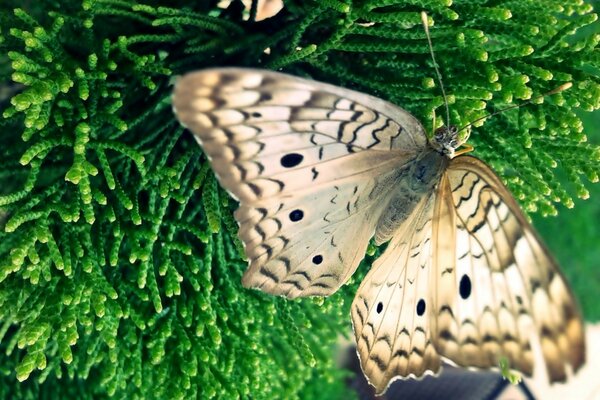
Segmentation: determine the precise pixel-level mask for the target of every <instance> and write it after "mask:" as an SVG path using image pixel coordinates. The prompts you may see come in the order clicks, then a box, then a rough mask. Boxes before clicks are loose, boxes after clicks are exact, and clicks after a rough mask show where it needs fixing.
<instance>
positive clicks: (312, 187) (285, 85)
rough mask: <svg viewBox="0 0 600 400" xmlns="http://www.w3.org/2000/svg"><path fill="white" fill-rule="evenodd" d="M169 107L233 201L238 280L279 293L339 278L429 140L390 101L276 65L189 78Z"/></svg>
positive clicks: (329, 288)
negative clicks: (241, 268) (240, 248)
mask: <svg viewBox="0 0 600 400" xmlns="http://www.w3.org/2000/svg"><path fill="white" fill-rule="evenodd" d="M173 105H174V108H175V112H176V114H177V117H178V118H179V119H180V120H181V121H182V122H183V123H184V125H186V126H187V127H188V128H189V129H190V130H191V131H192V132H193V133H194V134H195V136H196V138H197V140H198V141H199V143H200V144H201V145H202V147H203V149H204V151H205V153H206V154H207V156H208V157H209V159H210V161H211V166H212V167H213V169H214V171H215V172H216V174H217V176H218V178H219V181H220V182H221V184H222V185H223V186H224V187H225V188H226V189H228V190H229V191H230V192H231V193H232V194H233V195H234V196H235V197H236V198H237V199H239V200H240V208H239V209H238V210H237V211H236V213H235V217H236V219H237V221H238V223H239V224H240V230H239V236H240V238H241V239H242V241H243V243H244V245H245V252H246V255H247V256H248V259H249V260H250V266H249V268H248V270H247V272H246V273H245V275H244V279H243V283H244V284H245V285H246V286H250V287H258V288H260V289H261V290H264V291H266V292H269V293H275V294H282V295H286V296H288V297H297V296H308V295H328V294H331V293H333V292H334V291H335V290H336V289H337V288H338V287H339V286H340V285H341V284H342V283H343V282H344V281H346V280H347V279H348V278H349V276H350V275H351V274H352V273H353V272H354V270H355V269H356V267H357V265H358V263H359V262H360V260H361V259H362V258H363V256H364V253H365V250H366V247H367V245H368V241H369V239H370V238H371V236H372V235H373V233H374V232H375V228H376V225H377V222H378V220H379V217H380V215H381V213H382V212H383V210H384V208H385V206H386V204H387V202H388V201H389V198H390V196H391V190H392V188H393V184H394V182H395V180H396V179H397V177H398V175H399V174H401V171H403V168H405V167H406V166H407V165H409V164H410V163H411V161H412V160H413V159H414V158H415V157H416V156H417V155H418V154H420V153H421V152H422V151H423V149H425V148H426V146H427V139H426V136H425V132H424V130H423V128H422V127H421V125H420V124H419V122H418V121H417V120H416V119H414V118H413V117H412V116H411V115H410V114H408V113H407V112H406V111H404V110H402V109H400V108H398V107H395V106H393V105H391V104H390V103H387V102H384V101H383V100H380V99H377V98H375V97H372V96H368V95H365V94H362V93H358V92H354V91H351V90H347V89H342V88H338V87H335V86H331V85H326V84H323V83H318V82H314V81H309V80H305V79H299V78H294V77H291V76H289V75H284V74H278V73H274V72H267V71H258V70H248V69H236V68H224V69H214V70H205V71H200V72H195V73H191V74H188V75H185V76H184V77H183V78H181V79H179V81H178V82H177V85H176V88H175V92H174V96H173ZM399 171H400V172H399Z"/></svg>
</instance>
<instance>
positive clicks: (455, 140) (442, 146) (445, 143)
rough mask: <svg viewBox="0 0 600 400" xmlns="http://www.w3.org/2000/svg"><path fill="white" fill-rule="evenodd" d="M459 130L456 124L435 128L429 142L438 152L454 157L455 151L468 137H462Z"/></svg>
mask: <svg viewBox="0 0 600 400" xmlns="http://www.w3.org/2000/svg"><path fill="white" fill-rule="evenodd" d="M458 132H459V130H458V128H457V127H456V126H455V125H450V126H442V127H441V128H438V129H436V130H435V132H434V134H433V137H432V138H430V139H429V144H430V145H431V147H433V149H434V150H435V151H437V152H438V153H442V154H444V155H445V156H446V157H448V158H452V157H454V151H455V150H456V149H457V148H458V147H460V146H461V145H462V144H463V143H464V142H465V141H466V138H464V139H461V138H460V137H459V135H458Z"/></svg>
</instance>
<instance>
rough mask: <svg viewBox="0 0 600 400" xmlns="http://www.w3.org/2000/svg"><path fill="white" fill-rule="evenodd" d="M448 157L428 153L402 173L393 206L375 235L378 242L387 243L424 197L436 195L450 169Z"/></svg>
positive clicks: (383, 217)
mask: <svg viewBox="0 0 600 400" xmlns="http://www.w3.org/2000/svg"><path fill="white" fill-rule="evenodd" d="M447 160H448V159H447V158H446V157H444V156H443V155H441V154H440V153H438V152H436V151H429V152H426V153H424V154H423V155H422V156H421V157H419V158H418V159H417V160H415V161H414V162H413V163H412V164H410V165H409V166H408V167H403V168H401V169H399V170H398V174H397V175H396V179H395V181H394V182H392V183H391V184H392V185H393V186H394V190H393V192H392V195H391V197H390V200H389V204H388V205H387V206H386V207H385V208H384V210H385V211H384V212H383V213H382V215H381V217H380V219H379V222H378V224H377V228H376V232H375V242H376V243H377V244H382V243H385V242H387V241H388V240H389V239H390V238H391V237H392V236H393V235H394V234H395V233H396V232H398V231H399V229H400V227H401V226H402V224H403V223H404V222H405V221H406V220H407V218H408V217H409V216H410V215H411V214H412V213H413V211H414V209H415V207H416V206H417V204H418V203H419V201H421V200H422V199H423V198H424V197H426V196H428V195H430V194H431V193H433V191H434V188H435V186H436V184H437V183H438V182H439V177H440V175H441V174H442V172H443V170H444V168H445V167H446V165H447V163H448V161H447Z"/></svg>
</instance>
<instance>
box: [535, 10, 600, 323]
mask: <svg viewBox="0 0 600 400" xmlns="http://www.w3.org/2000/svg"><path fill="white" fill-rule="evenodd" d="M592 4H593V6H594V9H595V10H598V9H599V8H600V1H592ZM594 34H600V23H598V22H596V23H594V24H592V25H590V26H588V27H585V28H583V29H581V31H580V32H578V36H591V35H594ZM595 73H596V76H598V75H599V73H600V71H595ZM579 117H580V118H581V119H582V121H583V126H584V132H585V133H586V135H587V138H588V143H590V144H595V145H598V144H600V129H599V128H600V111H595V112H592V113H583V112H580V113H579ZM590 162H595V161H590ZM562 182H563V183H564V185H565V186H568V185H569V182H568V180H567V179H566V178H565V177H563V179H562ZM588 189H589V192H590V197H589V198H588V199H587V200H582V199H577V198H575V199H574V201H575V206H574V207H573V208H571V209H568V208H566V207H565V206H563V205H558V215H557V216H556V217H542V216H540V215H538V214H536V215H533V216H532V218H533V224H534V225H535V227H536V228H537V230H538V231H539V233H540V234H541V235H542V237H543V238H544V239H545V241H546V244H547V245H548V247H549V248H550V250H551V251H552V252H553V253H554V255H555V257H556V258H557V259H558V261H559V263H560V265H561V267H562V270H563V272H564V274H565V275H566V276H567V278H568V280H569V281H570V282H571V284H572V285H573V288H574V291H575V292H576V294H577V297H578V298H579V302H580V305H581V307H582V311H583V314H584V318H585V319H586V320H588V321H600V302H599V301H598V299H597V296H598V288H599V287H600V184H598V183H596V184H594V185H588Z"/></svg>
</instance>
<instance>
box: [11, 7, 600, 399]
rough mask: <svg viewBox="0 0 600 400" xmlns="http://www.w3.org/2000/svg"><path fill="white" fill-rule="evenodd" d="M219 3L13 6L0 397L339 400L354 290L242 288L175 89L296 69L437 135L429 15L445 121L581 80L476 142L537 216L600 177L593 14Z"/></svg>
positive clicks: (225, 204) (483, 132) (219, 201)
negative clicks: (237, 69)
mask: <svg viewBox="0 0 600 400" xmlns="http://www.w3.org/2000/svg"><path fill="white" fill-rule="evenodd" d="M218 3H221V2H219V1H216V0H210V1H201V2H198V1H184V0H179V1H176V2H167V1H156V0H154V1H152V0H148V1H133V0H82V1H72V2H60V4H59V3H58V2H40V3H30V4H29V7H30V8H28V9H27V10H24V9H21V8H18V7H19V6H20V4H21V2H19V1H16V0H6V1H3V2H2V4H0V82H1V85H2V86H1V92H0V102H1V103H0V112H1V113H2V116H3V118H2V119H0V138H1V139H2V140H1V143H2V146H1V147H0V155H1V159H0V160H1V161H0V228H1V231H0V354H1V355H0V357H1V362H0V365H1V367H0V368H1V369H0V372H1V373H0V397H2V398H8V397H13V398H17V397H18V398H37V397H38V396H42V395H43V396H47V397H63V398H64V397H75V396H76V397H78V398H92V397H93V398H98V397H108V396H113V395H114V396H118V397H120V398H123V397H127V398H190V397H194V396H196V395H198V396H199V397H202V398H210V397H218V398H236V397H240V398H245V397H249V396H252V397H253V398H273V397H276V398H310V397H311V396H312V395H314V394H315V393H319V394H321V395H322V396H328V397H331V398H335V397H340V398H341V397H343V396H344V390H345V389H344V387H343V381H344V377H345V376H346V372H345V371H343V370H340V369H338V368H337V367H336V366H335V362H334V356H333V351H332V349H333V348H334V346H335V342H336V339H337V337H338V335H340V334H344V335H348V334H349V331H350V324H349V312H348V309H349V304H350V302H351V299H352V295H353V293H354V290H355V285H349V286H346V287H344V288H342V289H341V290H340V292H339V293H337V294H336V295H334V296H332V297H331V298H328V299H326V300H322V299H305V300H300V301H286V300H284V299H281V298H274V297H271V296H265V295H263V294H261V293H257V292H254V291H248V290H244V289H243V288H242V287H241V284H240V277H241V273H242V271H243V270H244V268H245V262H244V261H243V260H242V259H241V257H240V244H239V242H238V241H237V239H236V238H235V235H236V229H237V226H236V224H235V221H234V220H233V217H232V214H231V211H232V210H233V209H234V208H235V204H234V202H233V200H231V199H230V198H229V197H228V195H227V194H226V193H225V192H224V191H223V190H222V189H221V188H220V187H219V186H218V184H217V182H216V180H215V178H214V176H213V174H212V172H211V171H210V169H209V167H208V163H207V162H206V160H205V158H204V156H203V155H202V152H201V150H200V149H199V148H198V146H197V145H196V143H195V142H194V140H193V139H192V138H191V136H190V135H189V134H188V133H186V132H184V131H183V129H182V128H181V127H179V126H178V124H177V123H176V121H175V120H174V118H173V115H172V113H171V108H170V100H169V96H170V90H171V83H172V81H171V79H172V76H173V75H177V74H180V73H183V72H186V71H189V70H192V69H199V68H204V67H209V66H223V65H243V66H253V67H263V68H271V69H284V70H286V71H288V72H291V73H295V74H297V75H305V76H312V77H315V78H318V79H321V80H326V81H329V82H332V83H336V84H340V85H344V86H347V87H353V88H357V89H359V90H363V91H366V92H369V93H372V94H375V95H378V96H380V97H383V98H386V99H388V100H390V101H392V102H394V103H396V104H399V105H401V106H402V107H404V108H406V109H408V110H409V111H411V112H412V113H414V114H415V115H416V116H418V117H419V118H421V120H422V121H430V120H431V119H432V116H433V111H434V110H437V112H436V113H437V114H438V115H445V112H444V108H443V101H442V98H441V94H440V93H441V92H440V88H439V86H438V85H437V83H436V79H435V76H434V69H433V65H432V62H431V60H430V56H429V53H428V47H427V42H426V40H425V36H424V32H423V28H422V26H421V22H420V16H419V13H420V11H422V10H425V11H427V12H428V13H429V16H430V20H431V21H432V22H433V21H434V22H435V24H434V25H433V26H432V27H431V36H432V39H433V42H434V47H435V51H436V54H437V59H438V60H439V62H440V68H441V71H442V74H443V77H444V79H445V84H446V91H447V93H448V94H449V101H450V107H451V112H452V114H451V122H452V123H455V124H457V125H459V126H463V125H465V124H467V123H468V122H469V121H474V120H476V119H477V118H479V117H482V116H484V115H485V114H486V113H488V112H490V111H494V110H497V109H500V108H503V107H505V106H507V105H508V104H511V103H514V102H520V101H523V100H525V99H529V98H531V97H535V96H537V95H539V94H541V93H544V92H546V91H548V90H550V89H553V88H555V87H557V86H558V85H560V84H562V83H565V82H572V83H573V87H572V88H571V89H569V90H568V91H565V92H562V93H559V94H555V95H552V96H549V97H547V98H546V99H544V101H543V104H539V105H538V104H536V105H532V106H529V107H523V108H520V109H517V110H512V111H508V112H506V113H503V114H501V115H499V116H495V117H494V118H491V119H489V120H488V121H485V124H483V121H480V122H479V123H478V124H477V125H480V126H479V127H477V128H474V130H473V132H474V133H473V134H472V136H471V142H472V143H473V144H474V145H475V146H476V154H477V155H478V156H480V157H481V158H482V159H484V160H486V161H488V162H490V163H491V164H492V165H493V166H494V167H495V168H496V170H497V171H498V172H499V173H500V175H501V176H503V177H504V178H505V179H506V180H507V183H508V185H509V188H510V189H511V190H512V191H513V193H514V194H515V196H516V197H517V198H518V199H519V200H520V201H521V203H522V204H523V206H524V207H526V209H527V210H529V211H537V212H539V213H541V214H554V213H556V207H555V203H562V204H564V205H566V206H567V207H569V206H571V205H572V204H573V200H572V198H573V196H577V197H581V198H585V197H587V196H588V191H587V189H586V186H585V185H586V184H585V180H588V181H591V182H596V181H597V180H598V174H599V173H600V162H599V161H600V150H599V149H598V147H595V146H591V145H588V144H586V143H584V142H585V136H584V134H583V133H582V124H581V120H580V119H579V117H578V115H577V114H576V112H578V111H591V110H593V109H597V108H598V107H599V106H600V85H599V71H600V58H599V54H600V53H599V51H598V49H597V43H598V41H599V40H600V35H597V34H596V35H591V36H586V37H584V38H583V39H581V38H577V37H576V36H574V33H575V32H577V31H578V30H579V29H580V28H583V27H585V26H586V25H590V24H592V23H594V22H595V21H596V19H597V17H596V15H595V14H593V13H592V10H591V6H590V5H589V4H586V3H582V2H581V1H574V0H573V1H544V2H542V3H543V7H542V6H540V4H541V3H540V2H539V1H536V0H519V1H506V2H495V1H494V2H492V1H485V0H481V1H477V2H473V1H471V0H462V1H456V2H455V3H453V4H450V3H451V2H439V1H434V0H416V1H410V2H403V1H398V0H355V1H350V0H327V1H325V0H321V1H316V0H315V1H312V0H311V1H289V2H287V3H286V8H285V9H284V10H283V11H282V12H280V13H279V14H278V15H276V16H275V17H274V18H271V19H268V20H265V21H261V22H255V21H253V19H252V17H253V15H252V14H253V13H254V8H253V9H252V10H251V11H250V12H248V11H245V10H244V8H243V6H242V4H241V2H240V1H237V0H235V1H232V2H230V3H229V4H228V5H227V6H226V7H225V8H219V7H218ZM225 4H227V2H225ZM532 9H533V10H535V12H531V10H532ZM536 103H542V101H541V100H540V101H536ZM438 122H441V121H438ZM425 125H426V126H427V124H425ZM557 171H559V173H560V174H563V175H565V176H567V178H568V182H570V183H569V184H568V185H562V184H561V183H560V181H559V179H558V178H557ZM369 261H370V259H368V260H367V261H366V262H365V264H368V262H369ZM355 282H356V280H355Z"/></svg>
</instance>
